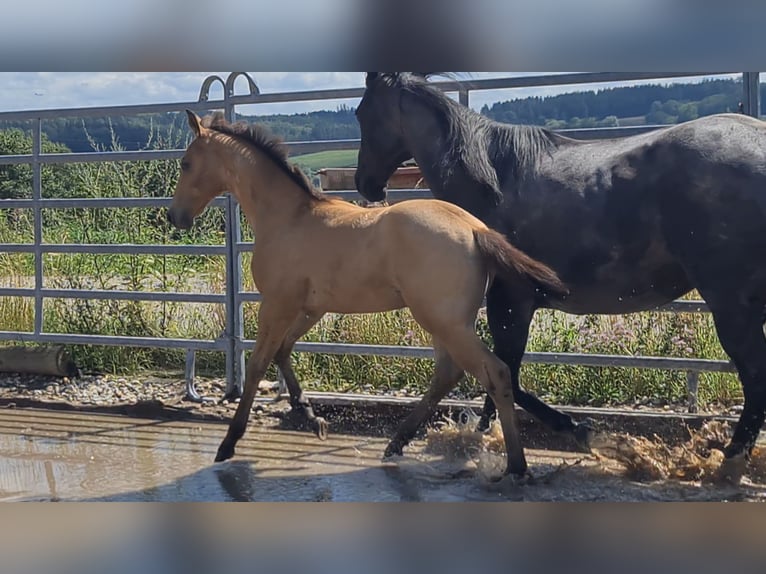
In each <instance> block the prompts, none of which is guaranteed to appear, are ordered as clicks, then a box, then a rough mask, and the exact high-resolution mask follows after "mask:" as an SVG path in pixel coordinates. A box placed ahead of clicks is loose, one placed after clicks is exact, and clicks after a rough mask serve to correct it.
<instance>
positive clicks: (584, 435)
mask: <svg viewBox="0 0 766 574" xmlns="http://www.w3.org/2000/svg"><path fill="white" fill-rule="evenodd" d="M573 435H574V439H575V442H576V443H577V446H578V447H579V448H580V450H581V451H582V452H590V451H591V448H592V445H593V438H594V437H595V436H596V429H595V428H594V421H593V420H591V419H586V420H584V421H582V422H581V423H577V424H576V425H575V428H574V432H573Z"/></svg>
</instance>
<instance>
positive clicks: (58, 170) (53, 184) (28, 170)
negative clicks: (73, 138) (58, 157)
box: [0, 128, 75, 199]
mask: <svg viewBox="0 0 766 574" xmlns="http://www.w3.org/2000/svg"><path fill="white" fill-rule="evenodd" d="M41 144H42V152H43V153H66V152H68V151H69V149H68V148H67V147H66V146H65V145H62V144H57V143H53V142H51V141H50V140H49V139H48V137H47V136H46V135H45V134H43V135H42V141H41ZM31 153H32V137H31V136H30V135H28V134H27V133H26V132H24V131H22V130H20V129H17V128H14V129H8V130H0V155H27V154H31ZM40 175H41V180H42V181H41V183H42V189H43V193H44V195H45V196H46V197H65V196H67V195H69V194H70V193H71V192H72V188H73V187H75V183H74V182H75V179H74V177H73V175H72V170H71V166H67V165H56V166H43V168H42V170H41V174H40ZM31 197H32V166H31V165H30V164H17V165H0V199H25V198H31Z"/></svg>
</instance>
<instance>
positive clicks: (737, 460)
mask: <svg viewBox="0 0 766 574" xmlns="http://www.w3.org/2000/svg"><path fill="white" fill-rule="evenodd" d="M746 471H747V457H746V455H745V453H744V452H743V453H741V454H736V455H734V456H732V457H728V458H725V459H724V460H723V462H722V463H721V466H719V467H718V470H717V471H716V472H715V474H714V475H713V482H715V483H716V484H720V485H733V486H737V485H739V483H740V481H741V480H742V477H743V476H744V475H745V472H746Z"/></svg>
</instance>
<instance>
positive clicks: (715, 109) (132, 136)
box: [0, 79, 766, 153]
mask: <svg viewBox="0 0 766 574" xmlns="http://www.w3.org/2000/svg"><path fill="white" fill-rule="evenodd" d="M741 96H742V84H741V82H740V81H738V80H722V79H716V80H707V81H703V82H700V83H693V84H692V83H686V84H671V85H660V84H652V85H641V86H631V87H620V88H607V89H602V90H598V91H594V90H591V91H584V92H573V93H568V94H561V95H557V96H547V97H529V98H522V99H517V100H509V101H503V102H497V103H494V104H492V105H491V106H484V107H483V109H482V110H481V113H483V114H485V115H486V116H488V117H490V118H492V119H495V120H498V121H502V122H509V123H519V124H534V125H543V126H548V127H550V128H552V129H561V128H569V127H574V128H577V127H597V126H617V125H640V124H642V123H675V122H678V121H684V120H686V119H692V118H694V117H697V116H704V115H709V114H713V113H719V112H726V111H736V110H737V106H738V104H739V101H740V98H741ZM761 97H762V99H763V100H765V101H766V85H764V84H762V85H761ZM239 118H241V119H246V120H255V121H259V122H262V123H264V124H266V125H268V126H269V127H270V128H271V129H272V130H273V131H274V132H275V133H277V134H279V135H281V136H282V137H283V138H284V139H285V140H286V141H302V140H330V139H351V138H358V137H359V125H358V123H357V121H356V117H355V115H354V110H353V109H352V108H350V107H347V106H341V107H339V108H337V109H336V110H330V111H317V112H309V113H303V114H278V115H265V116H239ZM11 127H18V128H22V129H28V127H29V126H28V125H27V124H25V123H23V122H2V123H0V129H3V128H11ZM43 131H44V133H45V134H46V135H47V137H48V138H49V139H50V141H51V142H55V143H58V144H63V145H64V146H66V147H67V148H68V149H70V150H72V151H75V152H85V151H91V150H92V149H93V147H94V146H96V147H99V148H102V147H103V148H107V149H109V148H111V147H112V143H113V142H116V143H117V144H118V145H120V146H122V148H123V149H127V150H135V149H142V148H145V147H150V148H151V147H155V146H157V147H168V146H169V145H170V146H174V147H182V146H183V145H184V142H185V141H186V138H187V137H188V129H187V125H186V116H185V114H183V113H167V114H147V115H141V116H136V117H118V118H112V119H109V118H88V119H84V120H83V119H72V118H59V119H56V120H46V121H45V122H43ZM0 153H2V150H0Z"/></svg>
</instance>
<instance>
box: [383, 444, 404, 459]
mask: <svg viewBox="0 0 766 574" xmlns="http://www.w3.org/2000/svg"><path fill="white" fill-rule="evenodd" d="M403 454H404V447H403V446H402V445H401V444H399V443H397V442H394V441H391V442H390V443H388V446H387V447H386V450H385V452H384V453H383V460H386V459H389V458H393V457H395V456H402V455H403Z"/></svg>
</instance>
